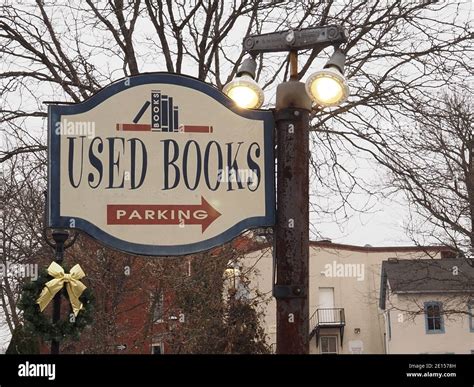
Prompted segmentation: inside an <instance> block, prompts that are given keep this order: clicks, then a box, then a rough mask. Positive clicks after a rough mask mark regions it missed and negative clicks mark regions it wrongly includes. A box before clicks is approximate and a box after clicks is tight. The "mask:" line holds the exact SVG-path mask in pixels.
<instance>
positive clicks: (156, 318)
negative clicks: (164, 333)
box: [153, 292, 164, 323]
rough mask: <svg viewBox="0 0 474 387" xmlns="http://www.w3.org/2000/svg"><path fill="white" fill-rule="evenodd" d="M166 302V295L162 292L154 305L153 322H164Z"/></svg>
mask: <svg viewBox="0 0 474 387" xmlns="http://www.w3.org/2000/svg"><path fill="white" fill-rule="evenodd" d="M163 301H164V295H163V292H161V293H160V294H159V295H158V296H157V297H156V298H155V300H154V305H153V322H155V323H159V322H163V303H164V302H163Z"/></svg>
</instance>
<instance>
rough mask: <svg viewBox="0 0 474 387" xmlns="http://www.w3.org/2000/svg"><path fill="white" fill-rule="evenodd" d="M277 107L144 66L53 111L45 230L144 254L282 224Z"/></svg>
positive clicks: (174, 251)
mask: <svg viewBox="0 0 474 387" xmlns="http://www.w3.org/2000/svg"><path fill="white" fill-rule="evenodd" d="M273 122H274V120H273V115H272V113H271V112H268V111H257V110H255V111H254V110H245V109H239V108H238V107H236V106H235V105H234V104H233V102H232V101H231V100H230V99H228V98H227V97H226V96H225V95H224V94H222V93H221V92H220V91H218V90H217V89H215V88H214V87H212V86H210V85H208V84H206V83H203V82H201V81H198V80H196V79H194V78H189V77H185V76H179V75H172V74H162V73H157V74H146V75H140V76H137V77H132V78H128V79H125V80H122V81H118V82H116V83H114V84H112V85H110V86H108V87H106V88H105V89H103V90H102V91H100V92H99V93H98V94H96V95H94V96H93V97H91V98H90V99H88V100H87V101H85V102H83V103H80V104H77V105H51V106H50V107H49V186H48V188H49V189H48V192H49V195H48V198H49V215H48V219H49V226H50V227H56V228H77V229H81V230H83V231H85V232H87V233H88V234H90V235H91V236H93V237H95V238H96V239H98V240H99V241H102V242H104V243H106V244H108V245H109V246H111V247H113V248H116V249H119V250H123V251H127V252H132V253H136V254H145V255H180V254H189V253H193V252H198V251H203V250H207V249H209V248H211V247H214V246H217V245H220V244H222V243H224V242H227V241H229V240H230V239H232V238H234V237H236V236H237V235H238V234H240V233H241V232H242V231H244V230H246V229H249V228H253V227H262V226H271V225H273V223H274V207H275V204H274V159H273V138H272V134H273V126H274V124H273Z"/></svg>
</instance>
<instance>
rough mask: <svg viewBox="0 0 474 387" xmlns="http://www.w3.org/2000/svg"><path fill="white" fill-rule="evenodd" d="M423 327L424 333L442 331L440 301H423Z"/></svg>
mask: <svg viewBox="0 0 474 387" xmlns="http://www.w3.org/2000/svg"><path fill="white" fill-rule="evenodd" d="M425 329H426V333H444V323H443V316H442V314H441V302H435V301H430V302H425Z"/></svg>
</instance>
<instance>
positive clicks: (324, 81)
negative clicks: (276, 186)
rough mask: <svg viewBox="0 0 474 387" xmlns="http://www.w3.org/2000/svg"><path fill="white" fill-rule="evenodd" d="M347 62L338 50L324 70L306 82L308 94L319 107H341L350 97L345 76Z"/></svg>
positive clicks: (337, 49) (317, 72) (311, 76)
mask: <svg viewBox="0 0 474 387" xmlns="http://www.w3.org/2000/svg"><path fill="white" fill-rule="evenodd" d="M345 60H346V56H345V54H344V53H343V52H342V51H341V50H340V49H339V48H336V49H335V51H334V54H333V55H332V56H331V58H330V59H329V61H328V62H327V63H326V65H325V66H324V69H323V70H320V71H316V72H315V73H314V74H311V75H310V76H309V78H308V80H307V81H306V92H307V93H308V95H309V96H310V97H311V99H312V100H313V101H314V102H316V103H317V104H318V105H319V106H322V107H331V106H339V105H340V104H341V103H343V102H344V101H345V100H346V99H347V97H348V96H349V87H348V85H347V81H346V78H345V77H344V75H343V72H344V63H345Z"/></svg>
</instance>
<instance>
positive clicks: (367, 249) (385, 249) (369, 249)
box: [245, 241, 455, 254]
mask: <svg viewBox="0 0 474 387" xmlns="http://www.w3.org/2000/svg"><path fill="white" fill-rule="evenodd" d="M309 245H310V247H315V248H318V247H319V248H323V249H332V250H347V251H357V252H363V253H391V252H393V253H396V252H400V253H401V252H435V253H441V252H453V253H454V252H455V250H454V249H453V248H452V247H449V246H376V247H374V246H356V245H348V244H342V243H332V242H327V241H309ZM269 247H272V246H271V245H270V243H268V242H267V243H261V244H254V245H253V246H252V247H250V248H249V249H248V250H247V251H245V254H247V253H253V252H255V251H258V250H264V249H267V248H269Z"/></svg>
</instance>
